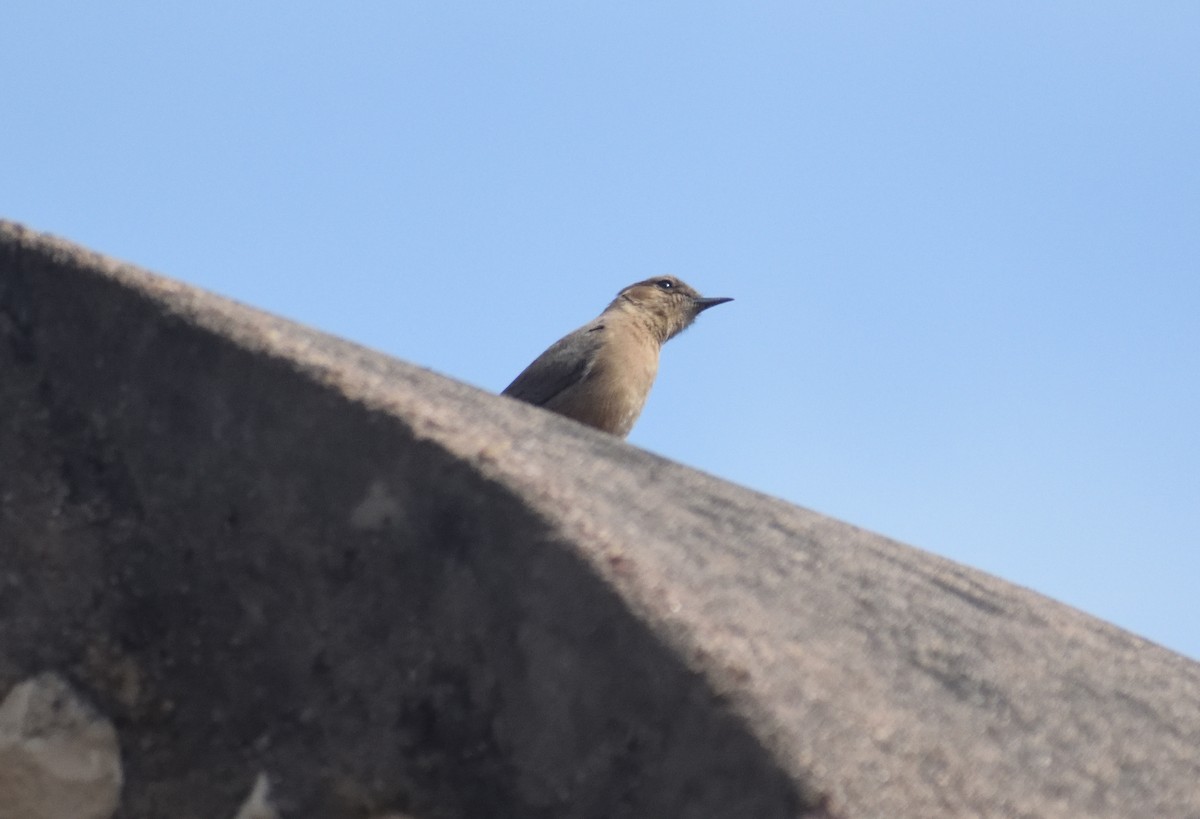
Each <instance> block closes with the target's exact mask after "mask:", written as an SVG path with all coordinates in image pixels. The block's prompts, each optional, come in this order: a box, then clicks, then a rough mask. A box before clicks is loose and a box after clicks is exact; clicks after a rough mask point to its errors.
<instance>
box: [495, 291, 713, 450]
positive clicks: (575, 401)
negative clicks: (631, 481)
mask: <svg viewBox="0 0 1200 819" xmlns="http://www.w3.org/2000/svg"><path fill="white" fill-rule="evenodd" d="M727 301H733V299H726V298H718V299H706V298H704V297H702V296H701V295H700V294H699V293H697V292H696V291H695V290H693V289H692V288H690V287H688V286H687V285H686V284H684V283H683V282H681V281H680V280H679V279H677V278H675V277H674V276H659V277H658V278H654V279H646V280H645V281H642V282H638V283H637V284H631V285H629V286H628V287H626V288H625V289H624V290H622V291H621V292H620V293H618V294H617V297H616V298H615V299H613V301H612V304H610V305H608V307H606V308H604V312H603V313H601V314H600V315H599V316H597V317H596V318H594V319H592V320H591V321H590V322H588V323H587V324H585V325H583V326H582V327H580V328H579V329H578V330H576V331H575V332H573V333H571V334H570V335H567V336H564V337H563V338H561V339H559V340H558V341H556V342H555V343H554V344H553V345H551V347H550V349H548V350H546V352H544V353H542V354H541V355H540V356H538V357H537V359H536V360H535V361H534V362H533V363H532V364H530V365H529V366H528V367H526V368H525V371H524V372H522V373H521V374H520V375H518V376H517V377H516V379H515V380H514V381H513V382H512V383H511V384H509V385H508V386H507V387H506V388H505V390H504V392H503V393H502V394H503V395H508V396H511V397H513V398H517V399H519V400H521V401H525V402H527V403H530V404H534V405H536V406H539V407H545V408H546V409H548V410H551V411H553V412H557V413H558V414H559V415H565V416H567V417H568V418H573V419H575V420H576V421H579V422H580V423H583V424H587V425H588V426H592V427H595V428H596V429H602V430H604V431H605V432H611V433H612V434H613V435H619V436H621V437H622V438H624V437H625V436H626V435H628V434H629V430H631V429H633V423H634V421H636V420H637V417H638V415H640V414H641V412H642V407H643V406H644V405H645V403H646V396H647V395H649V394H650V387H651V385H652V384H654V376H655V375H657V374H658V353H659V350H661V349H662V346H663V345H664V344H666V343H667V341H668V340H669V339H671V338H672V337H674V336H676V335H678V334H679V333H681V332H683V331H684V330H685V329H687V327H688V326H689V325H690V324H691V323H692V322H693V321H695V320H696V316H698V315H700V313H701V312H703V311H705V310H707V309H708V308H710V307H715V306H716V305H718V304H724V303H725V302H727Z"/></svg>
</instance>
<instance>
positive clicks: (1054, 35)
mask: <svg viewBox="0 0 1200 819" xmlns="http://www.w3.org/2000/svg"><path fill="white" fill-rule="evenodd" d="M4 25H5V30H6V36H5V45H4V48H3V49H0V71H2V72H3V76H4V77H5V91H4V106H3V124H2V126H0V151H2V152H3V156H4V157H5V159H6V161H5V162H4V163H3V167H0V215H2V216H3V217H5V218H10V219H16V220H18V221H21V222H24V223H26V224H28V225H30V226H32V227H34V228H37V229H40V230H45V231H49V232H52V233H55V234H58V235H61V236H65V237H67V238H70V239H73V240H76V241H79V242H82V243H84V244H86V245H88V246H91V247H93V248H95V249H97V250H101V251H103V252H106V253H110V254H113V255H115V256H118V257H121V258H124V259H127V260H130V261H133V262H135V263H137V264H140V265H142V266H145V267H149V268H151V269H154V270H157V271H159V272H161V273H164V274H167V275H170V276H173V277H176V278H179V279H183V280H185V281H188V282H192V283H195V284H197V285H200V286H202V287H205V288H208V289H211V290H215V291H217V292H220V293H223V294H226V295H229V296H233V297H234V298H237V299H240V300H242V301H246V302H249V303H251V304H254V305H257V306H259V307H263V308H265V309H268V310H271V311H273V312H276V313H279V314H282V315H285V316H288V317H291V318H294V319H297V320H299V321H302V322H305V323H307V324H311V325H314V326H316V327H319V328H321V329H323V330H327V331H329V332H332V333H336V334H338V335H342V336H345V337H348V338H350V339H353V340H355V341H358V342H361V343H364V344H367V345H369V346H372V347H376V348H378V349H381V350H384V351H386V352H388V353H390V354H392V355H395V356H398V357H400V358H403V359H406V360H408V361H412V362H414V363H417V364H420V365H423V366H426V367H430V368H432V369H434V370H437V371H439V372H441V373H445V374H447V375H450V376H453V377H455V378H459V379H462V380H464V381H467V382H470V383H472V384H476V385H478V386H480V387H483V388H485V389H488V390H492V391H498V390H500V389H502V388H503V387H504V386H505V385H506V384H507V383H508V382H509V380H511V378H512V377H513V376H514V375H516V373H517V372H519V371H520V370H521V369H522V368H523V367H524V366H525V365H526V364H527V363H528V362H529V361H530V360H532V359H533V357H534V356H535V355H537V354H538V353H539V352H541V350H542V349H543V348H545V347H546V346H547V345H548V344H549V343H551V342H552V341H554V340H555V339H557V338H558V337H559V336H561V335H562V334H564V333H566V332H567V331H569V330H571V329H573V328H574V327H576V326H577V325H579V324H582V323H583V322H584V321H586V320H588V319H589V318H591V317H592V316H594V315H595V314H596V313H597V312H599V310H600V309H601V308H603V306H604V305H605V304H607V302H608V301H609V299H611V297H612V296H613V295H614V294H615V293H616V291H617V290H618V289H620V288H621V287H622V286H624V285H625V284H628V283H630V282H632V281H635V280H638V279H642V278H645V277H648V276H654V275H659V274H663V273H672V274H675V275H678V276H680V277H682V278H684V279H685V280H686V281H688V282H689V283H691V284H693V285H694V286H696V287H697V288H698V289H700V290H701V291H702V292H704V293H706V294H708V295H717V296H733V297H735V298H736V301H735V302H733V303H732V304H730V305H726V306H722V307H720V308H717V309H715V310H713V311H711V312H709V313H706V314H705V315H704V316H703V317H702V318H701V319H700V321H699V322H698V323H697V325H696V326H695V327H694V328H693V329H691V330H689V331H688V332H687V333H685V334H684V335H683V336H681V337H680V338H678V339H676V340H674V341H672V342H671V343H670V345H668V347H667V348H666V350H665V351H664V356H663V362H662V365H663V366H662V371H661V374H660V377H659V381H658V383H657V384H656V386H655V389H654V392H653V393H652V394H651V397H650V401H649V404H648V406H647V409H646V412H645V413H644V414H643V416H642V419H641V421H640V423H639V425H638V426H637V427H636V428H635V429H634V432H633V435H632V436H631V438H630V440H631V442H632V443H634V444H636V445H638V446H641V447H645V448H647V449H650V450H653V451H655V452H658V453H661V454H663V455H666V456H668V457H670V458H674V459H676V460H679V461H682V462H684V463H687V464H690V465H693V466H696V467H698V468H700V469H703V470H705V471H708V472H711V473H713V474H716V475H719V476H721V477H724V478H727V479H729V480H731V481H735V482H737V483H740V484H744V485H746V486H750V487H753V488H756V489H760V490H762V491H765V492H768V493H771V494H774V495H778V496H780V497H783V498H786V499H788V500H790V501H793V502H795V503H797V504H800V505H802V506H807V507H809V508H813V509H816V510H818V511H821V512H825V513H828V514H830V515H834V516H836V517H839V518H842V519H845V520H848V521H850V522H852V523H855V524H858V525H860V526H863V527H866V528H869V529H872V530H875V531H878V532H881V533H884V534H887V535H889V536H892V537H895V538H898V539H900V540H904V541H906V542H909V543H912V544H914V545H917V546H920V547H922V548H925V549H928V550H931V551H934V552H937V553H939V554H942V555H945V556H947V557H950V558H952V559H954V560H957V561H960V562H962V563H966V564H968V565H971V566H975V567H978V568H981V569H984V570H986V571H989V572H992V573H995V574H997V575H1000V576H1001V577H1004V578H1006V579H1009V580H1011V581H1014V582H1017V583H1020V584H1022V585H1026V586H1029V587H1032V588H1034V589H1037V590H1038V591H1041V592H1043V593H1045V594H1048V595H1050V596H1052V597H1055V598H1058V599H1060V600H1063V601H1065V602H1067V603H1070V604H1072V605H1075V606H1078V607H1080V608H1082V609H1084V610H1086V611H1089V612H1092V613H1094V614H1096V615H1098V616H1100V617H1103V618H1105V619H1107V620H1110V621H1113V622H1115V623H1117V624H1119V625H1121V626H1124V627H1126V628H1128V629H1130V630H1132V631H1134V632H1137V633H1139V634H1142V635H1144V636H1147V637H1149V638H1151V639H1153V640H1155V641H1158V642H1160V643H1163V644H1165V645H1167V646H1169V647H1171V648H1174V649H1176V650H1178V651H1181V652H1184V653H1186V654H1188V655H1190V656H1192V657H1200V593H1198V592H1197V588H1198V585H1200V432H1198V431H1197V430H1198V426H1200V424H1198V422H1197V419H1200V48H1197V45H1196V44H1197V43H1198V42H1200V4H1196V3H1194V2H1177V3H1171V2H1164V3H1106V2H1086V3H1085V2H1059V3H1054V4H1048V3H1042V2H1036V3H1035V2H1013V3H1003V4H974V3H972V4H968V3H938V2H921V3H905V2H896V3H887V4H874V3H872V4H866V3H853V2H851V3H846V2H837V3H834V2H822V3H806V2H787V3H782V2H766V3H758V4H710V3H694V2H693V3H675V2H651V3H645V2H642V3H621V2H608V3H563V2H557V3H525V4H519V5H513V4H482V3H479V4H475V3H468V4H463V3H457V4H456V3H412V2H397V1H396V0H389V2H357V3H351V4H341V5H331V4H327V3H321V4H317V3H311V2H289V3H278V2H261V3H255V4H246V3H238V4H234V3H228V2H215V3H206V4H200V5H198V6H191V7H170V6H169V5H168V4H162V3H150V2H125V3H120V2H118V3H105V4H81V3H66V2H61V0H54V1H52V2H37V3H34V2H28V1H27V0H18V1H17V2H15V3H8V4H6V6H5V24H4Z"/></svg>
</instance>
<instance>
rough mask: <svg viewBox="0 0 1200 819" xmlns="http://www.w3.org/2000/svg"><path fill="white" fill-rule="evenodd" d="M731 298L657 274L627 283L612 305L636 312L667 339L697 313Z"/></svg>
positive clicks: (684, 326) (658, 333) (664, 339)
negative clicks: (707, 295)
mask: <svg viewBox="0 0 1200 819" xmlns="http://www.w3.org/2000/svg"><path fill="white" fill-rule="evenodd" d="M727 301H733V299H730V298H705V297H703V296H701V295H700V294H699V293H697V292H696V291H695V290H693V289H692V288H691V287H689V286H688V285H687V284H686V283H684V282H682V281H680V280H679V279H677V278H675V277H674V276H656V277H655V278H653V279H646V280H645V281H640V282H637V283H636V284H631V285H629V286H628V287H626V288H625V289H624V290H622V291H621V292H620V293H618V294H617V297H616V299H614V300H613V303H612V304H610V305H609V307H608V309H609V310H613V309H618V310H623V311H627V312H632V313H634V314H635V315H637V316H638V317H639V318H641V319H643V320H644V321H645V322H646V325H647V326H648V327H649V328H650V330H651V332H653V333H654V334H655V335H657V336H658V337H659V339H660V342H661V343H666V341H667V339H669V338H671V337H672V336H675V335H677V334H679V333H681V332H683V331H684V330H685V329H687V327H688V326H689V325H690V324H691V323H692V322H693V321H695V320H696V316H698V315H700V314H701V313H702V312H704V311H705V310H707V309H708V308H710V307H716V306H717V305H718V304H724V303H725V302H727Z"/></svg>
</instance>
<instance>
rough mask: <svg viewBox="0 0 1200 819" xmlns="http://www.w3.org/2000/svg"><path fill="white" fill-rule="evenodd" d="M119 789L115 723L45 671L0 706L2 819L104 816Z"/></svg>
mask: <svg viewBox="0 0 1200 819" xmlns="http://www.w3.org/2000/svg"><path fill="white" fill-rule="evenodd" d="M120 792H121V753H120V749H119V748H118V747H117V732H116V730H115V729H114V728H113V726H112V723H110V722H109V721H108V720H106V719H105V718H104V717H103V716H101V715H100V714H98V713H96V711H95V710H94V709H93V708H92V707H91V706H89V705H88V704H87V703H86V702H84V701H83V700H82V699H81V698H80V697H79V695H78V694H76V693H75V691H74V690H72V688H71V686H70V684H68V683H67V681H66V680H64V679H62V678H61V677H59V676H58V675H57V674H53V673H43V674H39V675H37V676H36V677H32V678H30V679H28V680H25V681H24V682H21V683H19V684H17V685H16V686H14V687H13V689H12V690H11V691H10V692H9V693H8V696H7V697H6V698H5V699H4V702H2V703H0V819H108V817H110V816H112V815H113V812H114V811H115V810H116V809H117V798H118V796H119V794H120Z"/></svg>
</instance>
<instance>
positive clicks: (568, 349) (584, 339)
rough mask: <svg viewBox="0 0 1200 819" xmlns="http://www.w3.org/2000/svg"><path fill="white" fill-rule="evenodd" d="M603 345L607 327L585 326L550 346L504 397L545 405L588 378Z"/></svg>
mask: <svg viewBox="0 0 1200 819" xmlns="http://www.w3.org/2000/svg"><path fill="white" fill-rule="evenodd" d="M603 343H604V325H603V324H601V323H596V324H589V325H587V326H584V327H581V328H579V329H578V330H576V331H575V332H573V333H571V334H570V335H568V336H564V337H563V338H560V339H559V340H558V341H556V342H554V343H553V344H552V345H550V348H549V349H547V350H546V352H544V353H542V354H541V355H540V356H538V357H537V358H536V359H535V360H534V362H533V363H532V364H530V365H529V366H528V367H526V368H525V370H524V371H523V372H522V373H521V374H520V375H518V376H517V377H516V378H515V379H513V382H512V383H511V384H509V385H508V386H507V387H505V388H504V392H503V393H501V394H502V395H508V396H511V397H512V398H517V399H519V400H521V401H525V402H526V403H529V404H534V405H536V406H539V407H540V406H543V405H545V404H547V403H549V402H550V401H552V400H553V399H554V398H555V397H556V396H558V395H561V394H562V393H563V392H564V391H565V390H567V389H570V388H571V387H573V386H574V385H576V384H578V383H579V382H580V381H583V380H584V379H585V378H587V376H588V373H589V372H590V371H591V369H592V366H593V365H594V364H595V362H596V354H597V353H598V352H599V350H600V347H601V345H602V344H603Z"/></svg>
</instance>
